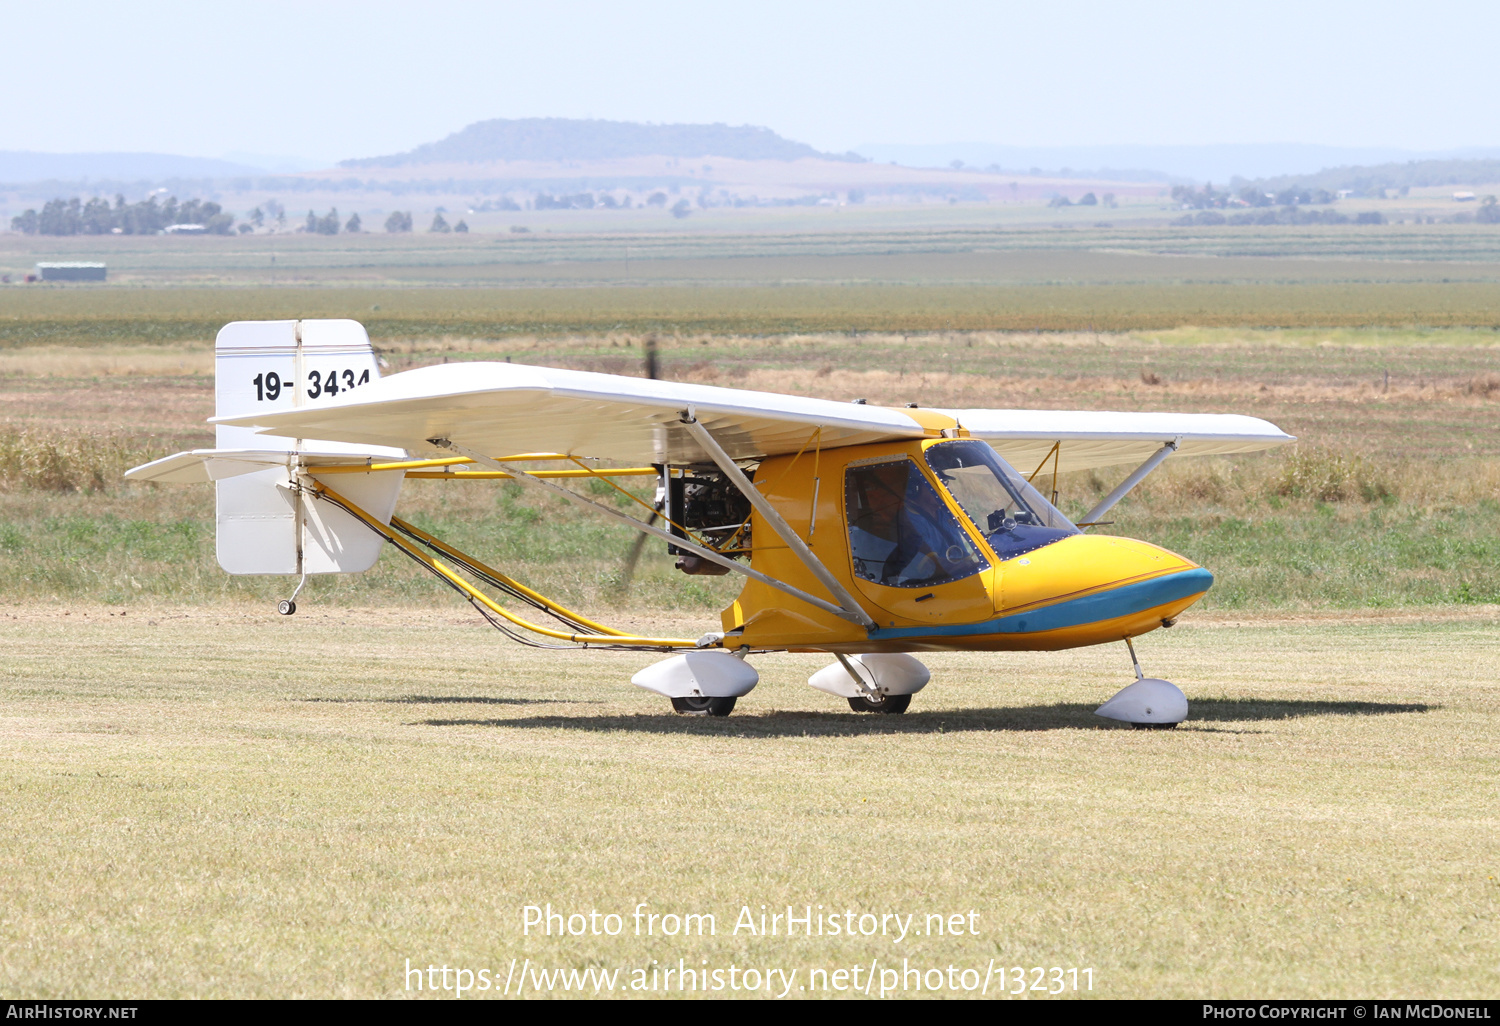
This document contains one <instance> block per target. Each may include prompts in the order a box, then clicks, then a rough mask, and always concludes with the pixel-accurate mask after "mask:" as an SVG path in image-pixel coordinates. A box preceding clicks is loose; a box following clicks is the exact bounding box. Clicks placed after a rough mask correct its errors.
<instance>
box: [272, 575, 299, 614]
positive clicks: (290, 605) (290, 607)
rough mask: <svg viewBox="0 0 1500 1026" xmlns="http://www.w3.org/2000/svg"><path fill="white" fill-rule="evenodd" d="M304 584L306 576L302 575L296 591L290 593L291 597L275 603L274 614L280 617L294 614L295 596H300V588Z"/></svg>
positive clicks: (295, 608) (295, 609)
mask: <svg viewBox="0 0 1500 1026" xmlns="http://www.w3.org/2000/svg"><path fill="white" fill-rule="evenodd" d="M306 584H307V575H306V574H303V575H302V580H300V581H298V582H297V590H296V591H293V592H292V597H291V598H289V599H282V600H281V601H280V602H278V603H276V612H278V613H280V614H281V615H282V616H291V615H292V614H293V613H295V612H296V611H297V596H298V595H300V594H302V588H303V586H304V585H306Z"/></svg>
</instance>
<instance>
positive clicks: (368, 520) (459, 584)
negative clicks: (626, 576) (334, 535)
mask: <svg viewBox="0 0 1500 1026" xmlns="http://www.w3.org/2000/svg"><path fill="white" fill-rule="evenodd" d="M313 491H314V493H315V494H317V495H319V496H322V497H325V498H328V499H330V500H332V501H333V502H335V503H337V504H338V505H339V506H340V507H342V508H343V509H345V510H347V511H348V512H349V513H351V514H352V515H354V516H356V517H358V518H359V519H360V520H361V521H362V522H364V523H365V524H366V525H368V526H369V527H370V528H371V529H373V530H375V531H376V532H378V533H379V534H380V535H382V536H383V537H384V538H385V540H386V541H388V542H390V543H391V544H392V545H395V546H396V547H397V548H399V549H401V551H402V552H405V553H406V554H407V555H409V556H411V557H412V558H413V559H416V560H417V561H419V562H420V563H422V564H423V565H425V566H427V567H428V568H430V569H431V570H432V571H433V572H434V573H436V574H438V575H439V576H441V577H442V578H443V579H444V580H446V581H448V582H449V583H450V584H452V585H453V586H454V587H455V588H457V589H458V590H459V591H460V592H462V593H463V594H464V595H465V596H466V597H467V598H469V599H470V600H472V601H474V602H478V603H479V604H481V605H483V606H484V607H485V608H486V609H488V610H490V611H491V612H493V613H494V614H495V615H496V616H499V617H502V618H504V619H505V620H508V621H509V622H511V623H513V624H515V625H516V626H517V627H520V628H522V629H523V630H527V631H531V632H532V633H534V634H540V635H541V636H542V637H545V638H555V639H557V640H559V641H569V642H573V643H576V644H581V645H588V644H591V643H592V644H596V645H609V646H611V647H613V646H630V647H640V648H698V647H699V645H698V643H697V642H696V641H689V640H687V639H685V638H642V637H636V636H634V635H629V634H626V633H624V632H622V631H615V630H613V629H612V628H608V627H604V626H602V625H600V624H596V623H594V622H593V621H592V620H587V619H585V618H583V617H580V616H578V615H577V614H576V613H572V612H570V611H569V610H567V609H565V608H564V607H562V606H559V605H557V604H556V603H554V602H552V601H551V600H549V599H546V598H544V597H543V596H541V595H540V594H538V593H537V592H535V591H532V590H531V589H530V588H526V587H525V586H524V585H519V584H518V583H517V582H513V581H512V580H511V579H510V578H509V577H506V576H504V575H503V574H497V573H495V572H494V571H492V570H490V569H489V568H488V567H485V566H484V564H483V563H480V562H479V561H478V560H474V559H471V558H470V557H468V556H466V555H463V554H462V553H460V552H459V551H458V550H457V549H454V548H452V547H451V546H447V545H444V544H442V543H441V542H437V539H435V538H432V536H431V535H428V534H426V533H425V532H421V531H417V533H418V535H419V536H421V537H423V538H424V540H427V539H430V540H432V541H433V542H436V543H437V545H438V546H439V547H440V549H441V550H442V551H445V552H448V553H450V554H452V555H454V556H455V557H460V558H462V559H464V560H466V561H468V562H471V563H473V564H474V565H475V566H478V567H480V568H482V569H484V571H485V572H486V573H490V574H493V575H494V576H495V577H496V578H497V579H500V580H503V581H505V582H506V583H507V585H509V586H512V587H516V588H517V590H520V591H522V592H523V593H524V594H526V595H527V597H529V598H534V599H535V600H536V601H538V602H541V603H542V604H543V605H545V606H546V607H547V608H548V609H552V610H554V611H556V612H558V613H560V614H562V615H564V616H567V617H568V618H569V619H575V620H577V621H579V622H580V623H585V624H587V625H588V626H590V627H594V628H597V629H598V630H599V631H600V633H597V634H577V633H571V632H568V631H559V630H554V629H553V628H551V627H544V626H542V625H541V624H535V623H532V622H531V621H529V620H524V619H522V618H521V617H519V616H516V615H515V614H514V613H512V612H510V611H509V610H507V609H505V608H504V607H502V606H501V605H499V604H498V603H496V602H495V601H494V600H493V599H491V598H490V597H489V596H488V595H486V594H484V592H482V591H480V590H479V589H477V588H475V587H474V586H473V585H471V584H470V583H469V582H468V581H466V580H464V579H463V578H462V577H460V576H459V575H458V574H457V573H455V572H454V571H453V570H451V569H449V568H448V567H447V566H446V565H444V564H443V563H442V561H440V560H438V559H435V558H433V557H432V556H429V555H428V554H427V553H425V552H423V551H422V550H421V549H419V548H418V547H417V546H415V545H413V544H412V543H411V542H410V541H409V540H407V539H406V538H404V537H402V535H401V534H400V533H399V532H397V531H393V530H392V529H391V528H390V527H388V526H386V525H385V524H383V523H381V522H380V521H379V520H378V519H377V518H375V517H373V516H371V515H370V514H369V513H367V512H365V511H364V510H363V509H361V508H360V507H359V506H358V505H356V504H355V503H353V502H351V501H350V500H348V499H346V498H344V496H342V495H340V494H339V493H338V492H335V491H334V490H333V489H332V488H329V487H328V486H327V485H325V484H323V483H322V482H321V481H315V483H314V488H313ZM392 519H393V520H395V518H394V517H393V518H392ZM396 522H397V523H401V524H402V525H403V526H406V527H409V526H410V525H407V524H405V523H404V522H403V521H396ZM413 530H416V529H413ZM705 647H707V646H705Z"/></svg>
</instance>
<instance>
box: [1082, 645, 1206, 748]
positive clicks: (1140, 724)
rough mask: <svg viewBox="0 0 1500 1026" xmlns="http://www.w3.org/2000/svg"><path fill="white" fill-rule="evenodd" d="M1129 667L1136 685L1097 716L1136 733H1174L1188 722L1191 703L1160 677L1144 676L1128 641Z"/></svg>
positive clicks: (1176, 687)
mask: <svg viewBox="0 0 1500 1026" xmlns="http://www.w3.org/2000/svg"><path fill="white" fill-rule="evenodd" d="M1125 647H1126V648H1128V649H1129V650H1130V663H1131V665H1132V666H1133V667H1134V668H1135V683H1134V684H1132V685H1130V686H1129V687H1127V688H1124V689H1122V690H1121V691H1120V692H1119V693H1118V694H1116V695H1115V696H1114V697H1113V698H1111V699H1110V700H1109V701H1108V702H1105V703H1104V704H1103V705H1101V706H1100V707H1099V708H1097V709H1095V710H1094V715H1095V716H1103V717H1104V718H1106V719H1110V720H1119V721H1120V722H1121V723H1128V724H1130V725H1131V726H1133V727H1135V728H1136V729H1137V730H1171V729H1172V728H1173V727H1175V726H1177V724H1179V723H1181V722H1182V721H1183V720H1185V719H1187V714H1188V700H1187V696H1186V695H1184V694H1183V693H1182V689H1181V688H1179V687H1178V686H1177V685H1176V684H1173V683H1172V682H1171V681H1167V680H1162V679H1161V678H1160V677H1147V676H1146V675H1145V674H1144V673H1142V672H1141V661H1140V660H1139V659H1137V658H1136V657H1135V646H1134V645H1133V644H1131V642H1130V639H1129V638H1126V639H1125Z"/></svg>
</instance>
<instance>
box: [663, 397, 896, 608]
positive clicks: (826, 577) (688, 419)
mask: <svg viewBox="0 0 1500 1026" xmlns="http://www.w3.org/2000/svg"><path fill="white" fill-rule="evenodd" d="M682 424H683V426H684V427H686V428H687V429H688V431H689V432H690V433H691V434H692V436H693V437H694V438H696V439H697V440H698V444H699V445H701V446H703V451H704V452H706V453H708V455H709V456H711V457H712V458H713V461H714V462H715V463H717V464H718V465H719V469H720V470H722V471H723V472H724V476H726V477H728V478H729V480H730V481H732V482H733V483H734V486H735V487H736V488H738V489H739V490H740V491H741V492H743V493H744V495H745V498H747V499H749V500H750V505H752V506H754V507H755V512H757V513H759V514H760V515H761V517H762V518H764V519H765V521H766V523H768V524H770V525H771V530H773V531H775V532H776V533H777V534H778V535H780V536H781V540H782V541H784V542H786V543H787V546H788V547H789V548H790V549H791V550H792V552H793V553H794V554H795V555H796V556H797V558H798V559H800V560H802V564H803V565H804V566H806V567H807V569H808V570H810V571H812V575H813V576H814V577H816V578H817V579H818V583H819V584H821V585H823V587H825V588H827V589H828V594H830V595H832V596H833V597H834V598H835V599H837V600H838V603H839V607H840V608H841V609H842V610H843V612H842V613H841V614H840V615H842V616H843V618H844V619H845V620H852V621H854V622H855V623H857V624H859V625H860V626H861V627H863V628H865V629H866V630H869V629H870V628H871V627H874V626H875V621H874V620H872V619H870V616H869V614H868V613H866V612H865V611H864V610H863V609H862V608H860V605H859V603H858V602H856V601H854V596H853V595H850V594H849V590H848V589H847V588H845V587H844V586H843V585H842V584H840V583H839V582H838V579H837V578H836V577H834V576H833V574H831V573H829V572H828V568H827V567H826V566H824V565H823V564H822V562H821V561H820V560H819V559H818V557H817V556H815V555H813V551H812V549H810V548H808V547H807V543H806V542H804V541H803V540H802V539H801V538H800V537H798V536H797V532H796V531H793V530H792V525H791V524H788V523H787V522H786V520H785V519H783V517H782V515H781V514H780V513H778V512H776V509H775V507H774V506H772V505H771V504H770V502H768V501H766V497H765V496H764V495H762V494H761V491H760V489H759V488H756V487H755V485H753V484H751V483H750V479H749V478H748V477H746V476H745V472H744V471H743V470H741V469H740V468H739V466H738V465H737V464H736V463H735V462H734V460H732V459H730V458H729V454H728V453H727V452H725V451H724V449H723V447H722V446H720V445H719V442H718V440H717V439H716V438H714V436H713V434H712V433H711V432H710V431H709V430H708V428H706V427H704V426H703V425H702V424H700V423H699V422H698V418H697V417H696V416H694V413H693V408H692V407H691V406H689V407H688V408H687V409H686V410H683V411H682Z"/></svg>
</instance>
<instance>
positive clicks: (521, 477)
mask: <svg viewBox="0 0 1500 1026" xmlns="http://www.w3.org/2000/svg"><path fill="white" fill-rule="evenodd" d="M427 441H428V442H429V443H431V444H432V445H435V446H437V447H438V448H439V449H450V450H452V451H453V452H456V453H458V454H459V455H461V456H467V457H468V458H469V459H470V460H472V461H474V462H475V463H478V464H479V465H480V466H485V467H489V468H491V469H492V470H499V471H503V472H504V473H507V474H510V475H511V476H512V477H514V478H515V479H516V480H517V481H519V482H521V483H522V484H526V485H531V486H533V487H535V488H541V489H543V490H545V491H549V492H554V493H555V494H557V495H560V496H562V497H563V498H565V499H567V500H568V501H569V502H571V503H574V504H575V505H578V506H584V507H586V508H588V509H592V510H594V511H595V512H597V513H603V514H604V515H605V516H608V517H612V518H613V519H615V520H620V521H623V522H624V523H626V524H629V525H630V526H631V527H633V528H635V529H636V530H637V531H644V532H646V533H647V534H652V535H655V536H657V537H658V538H662V539H664V540H666V541H668V542H671V543H672V544H673V545H675V546H677V547H678V548H679V549H685V550H686V551H688V552H691V553H692V554H693V555H695V556H702V557H703V558H704V559H706V560H708V561H709V562H712V563H718V564H719V565H720V566H723V567H728V568H729V569H730V570H733V571H734V572H735V573H739V574H744V575H745V576H746V577H750V578H753V579H755V580H757V581H760V582H761V583H762V584H765V585H768V586H770V587H772V588H775V589H777V590H778V591H784V592H786V593H787V594H788V595H791V596H792V597H793V598H797V599H801V600H802V601H803V602H806V603H807V604H808V605H810V606H815V607H816V608H818V609H821V610H823V611H824V612H828V613H832V614H833V615H834V616H837V617H841V618H843V619H845V620H849V621H850V622H852V623H857V624H859V625H860V626H862V627H869V626H872V625H873V624H874V621H872V620H870V618H869V617H868V616H865V614H864V611H863V610H860V613H859V617H861V619H857V618H856V617H855V615H854V614H853V613H850V612H849V611H848V610H846V609H843V608H842V607H840V606H836V605H834V604H833V603H832V602H829V601H828V600H827V599H820V598H818V596H816V595H810V594H808V593H807V592H805V591H803V590H802V589H801V588H797V587H794V586H792V585H790V584H787V583H785V582H784V581H778V580H777V579H776V578H774V577H772V576H770V575H769V574H763V573H761V572H760V571H759V570H752V569H751V568H750V567H748V566H745V565H743V564H741V563H736V562H735V561H734V560H732V559H730V558H729V557H728V556H726V555H723V554H722V553H719V552H715V551H714V550H713V549H709V548H705V547H703V546H702V545H696V544H694V543H693V542H690V541H688V540H687V539H685V538H679V537H678V536H677V535H675V534H672V533H670V532H668V531H664V530H662V529H661V528H659V527H655V526H653V525H651V524H644V523H642V522H641V521H639V520H637V519H635V517H631V516H626V515H625V514H624V513H621V512H620V511H619V510H614V509H610V508H609V507H608V506H601V505H600V504H599V503H597V502H592V501H590V500H588V499H585V498H584V497H583V496H582V495H579V494H578V493H577V492H575V491H572V490H570V489H567V488H564V487H563V486H562V485H555V484H553V483H552V482H551V481H544V480H542V479H541V478H539V477H533V476H532V475H531V474H529V473H527V472H526V471H525V470H522V469H521V468H520V467H517V466H515V465H513V464H509V463H502V462H500V461H499V460H497V459H492V458H490V457H489V456H486V455H485V454H484V453H482V452H476V451H475V450H473V449H470V448H468V447H466V446H462V445H459V444H458V443H457V442H454V441H451V440H449V439H447V438H429V439H427ZM732 465H733V464H731V466H732ZM735 469H736V470H738V469H739V468H738V467H736V468H735ZM742 476H743V475H742ZM856 608H858V607H856Z"/></svg>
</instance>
